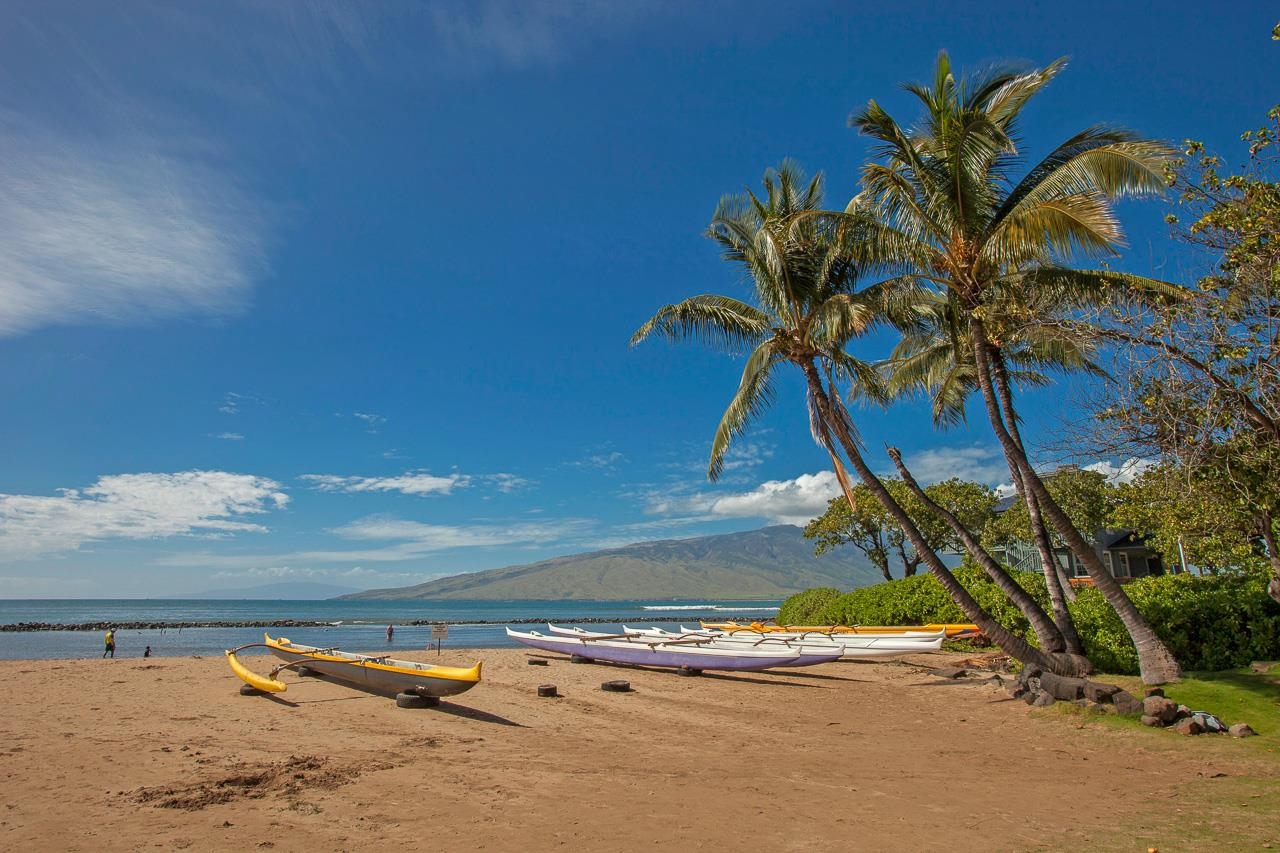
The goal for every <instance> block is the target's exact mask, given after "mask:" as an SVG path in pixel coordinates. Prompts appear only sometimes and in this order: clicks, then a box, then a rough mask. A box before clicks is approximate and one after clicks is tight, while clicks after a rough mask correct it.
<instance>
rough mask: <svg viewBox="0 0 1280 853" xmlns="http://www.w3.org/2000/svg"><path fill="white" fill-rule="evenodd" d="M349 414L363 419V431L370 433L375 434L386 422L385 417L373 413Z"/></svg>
mask: <svg viewBox="0 0 1280 853" xmlns="http://www.w3.org/2000/svg"><path fill="white" fill-rule="evenodd" d="M351 416H352V417H353V418H356V419H358V420H361V421H364V426H365V432H367V433H369V434H370V435H377V434H378V430H379V429H380V428H381V427H382V425H383V424H385V423H386V422H387V419H386V418H384V417H383V416H382V415H374V414H370V413H369V412H352V413H351Z"/></svg>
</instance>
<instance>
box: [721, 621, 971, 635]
mask: <svg viewBox="0 0 1280 853" xmlns="http://www.w3.org/2000/svg"><path fill="white" fill-rule="evenodd" d="M698 624H699V625H701V626H702V627H703V628H704V629H707V630H711V631H723V632H725V633H726V634H733V633H737V632H739V631H743V632H747V633H755V634H777V633H782V634H787V633H790V634H905V633H913V632H918V631H923V632H927V633H930V634H932V633H935V632H937V631H942V632H943V634H944V635H945V636H946V638H947V639H955V638H957V637H968V636H971V635H973V634H980V633H982V629H981V628H979V627H978V626H977V625H973V624H970V623H958V622H939V623H935V624H929V625H776V624H774V623H772V622H767V623H766V622H751V623H748V624H746V625H744V624H742V623H740V622H699V623H698Z"/></svg>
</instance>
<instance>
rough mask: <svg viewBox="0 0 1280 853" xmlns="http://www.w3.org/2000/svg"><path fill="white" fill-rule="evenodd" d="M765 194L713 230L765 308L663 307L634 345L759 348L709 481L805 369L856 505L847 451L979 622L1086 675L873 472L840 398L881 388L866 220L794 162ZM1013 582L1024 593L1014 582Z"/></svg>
mask: <svg viewBox="0 0 1280 853" xmlns="http://www.w3.org/2000/svg"><path fill="white" fill-rule="evenodd" d="M764 186H765V195H764V197H763V198H760V197H757V196H756V195H755V194H753V193H751V192H747V193H745V194H743V195H739V196H728V197H725V198H724V199H722V200H721V202H720V205H719V206H718V208H717V209H716V213H715V216H714V218H713V220H712V223H711V226H710V228H709V230H708V235H709V236H710V237H711V238H712V239H714V240H716V242H718V243H719V244H720V245H721V247H722V249H723V256H724V257H725V259H727V260H729V261H732V262H734V263H737V264H741V265H742V266H743V267H744V268H745V269H746V270H747V272H748V275H749V279H750V281H751V284H752V286H753V289H754V291H755V292H754V296H755V300H754V302H755V304H750V303H747V302H744V301H741V300H738V299H733V298H731V297H727V296H715V295H701V296H694V297H691V298H689V299H686V300H684V301H682V302H678V303H675V304H671V305H666V306H664V307H662V308H661V309H659V311H658V312H657V313H656V314H655V315H654V316H653V317H652V318H650V319H649V320H648V321H647V322H646V323H645V324H644V325H642V326H641V327H640V328H639V329H638V330H637V331H636V333H635V334H634V335H633V336H632V344H633V345H635V344H637V343H639V342H640V341H643V340H644V339H646V338H647V337H649V336H650V335H652V334H660V335H662V336H664V337H666V338H668V339H671V340H685V339H690V338H692V339H696V340H701V341H704V342H707V343H710V344H713V345H719V346H724V347H726V348H728V349H730V350H731V351H734V350H749V354H748V355H747V360H746V365H745V366H744V368H743V372H742V378H741V381H740V382H739V384H738V389H737V391H736V393H735V394H734V396H733V398H732V399H731V400H730V402H729V405H728V407H727V409H726V410H725V413H724V416H723V417H722V418H721V420H720V424H719V427H718V428H717V429H716V433H715V437H714V439H713V440H712V445H711V458H710V462H709V464H708V468H707V475H708V477H709V478H711V479H712V480H714V479H716V478H717V477H718V476H719V475H720V473H721V471H722V470H723V463H724V456H725V453H726V452H727V450H728V448H729V446H730V443H731V442H732V441H733V439H734V438H735V437H737V436H738V435H741V434H742V433H743V432H744V431H745V430H746V429H748V428H749V426H750V424H751V422H752V421H753V419H754V418H755V417H757V416H758V415H759V414H761V413H762V412H763V411H764V410H765V409H766V408H767V407H768V405H769V404H770V403H771V402H772V401H773V398H774V395H773V384H772V383H773V380H774V376H775V370H776V368H778V367H780V366H782V365H784V364H785V365H791V366H793V367H797V368H799V369H800V370H801V372H802V373H803V375H804V377H805V384H806V388H807V391H808V411H809V420H810V428H811V431H812V432H813V435H814V438H815V440H816V441H817V442H818V443H819V445H821V446H822V447H823V448H825V449H826V450H827V451H828V453H829V454H830V455H831V458H832V461H833V464H834V465H835V467H836V473H837V476H838V478H839V480H840V482H841V486H842V488H844V490H845V492H846V497H849V496H850V495H849V491H850V489H849V486H848V478H847V475H845V473H844V468H843V465H842V463H841V461H840V458H839V454H838V452H837V445H838V446H839V448H840V449H841V450H843V451H844V454H845V456H846V457H847V458H848V460H849V462H850V464H851V465H852V466H853V468H854V469H855V471H856V472H857V474H858V476H859V478H860V479H861V480H862V481H863V483H864V484H865V485H866V486H867V488H868V489H869V490H870V491H871V493H872V494H873V495H874V496H875V497H876V499H877V500H878V501H880V503H881V504H882V505H883V506H884V507H885V509H886V510H887V511H888V512H889V513H890V514H891V515H892V516H893V518H894V520H895V521H896V522H897V523H898V525H899V526H900V527H901V528H902V530H903V532H904V534H905V535H906V536H907V538H908V540H909V541H910V542H911V544H912V546H913V547H914V548H915V549H916V551H917V553H919V554H920V555H921V556H922V557H923V559H924V562H925V564H926V565H927V566H928V568H929V571H930V572H931V573H932V574H933V575H934V576H935V577H936V578H937V579H938V580H939V581H940V582H941V583H942V585H943V587H944V588H945V589H946V590H947V591H948V593H950V594H951V596H952V598H953V599H954V600H955V601H956V602H957V603H958V604H959V605H960V607H961V608H962V609H963V610H964V612H965V614H966V615H967V616H968V618H969V619H971V620H972V621H973V622H975V623H976V624H978V625H979V626H980V627H981V628H982V630H983V631H984V633H987V635H988V636H989V637H990V638H991V639H992V640H993V641H994V642H996V643H998V644H999V645H1000V646H1001V647H1002V648H1003V649H1005V650H1006V651H1008V652H1009V653H1010V654H1011V655H1013V656H1015V657H1017V658H1018V659H1019V660H1023V661H1027V662H1030V663H1035V664H1038V665H1040V666H1042V667H1044V668H1046V669H1051V670H1053V671H1056V672H1060V673H1064V674H1070V673H1074V672H1078V671H1079V665H1080V662H1079V661H1077V660H1073V659H1066V658H1064V657H1063V656H1061V655H1053V654H1050V653H1047V652H1044V651H1041V650H1040V649H1037V648H1035V647H1033V646H1031V645H1030V644H1029V643H1027V642H1026V641H1025V640H1023V639H1022V638H1021V637H1019V636H1017V635H1015V634H1012V633H1011V632H1009V631H1008V630H1006V629H1005V628H1004V627H1003V626H1001V625H1000V624H999V623H997V622H996V621H995V620H994V619H992V618H991V616H990V615H989V614H987V613H986V612H985V611H984V610H982V608H981V607H980V606H979V605H978V603H977V602H976V601H975V600H974V599H973V597H972V596H971V595H970V594H969V593H968V591H967V590H965V589H964V587H963V586H961V585H960V583H959V582H958V581H956V580H955V578H954V577H953V576H952V575H951V573H950V571H948V570H947V568H946V566H945V565H944V564H943V563H942V561H941V560H940V559H939V558H938V556H937V554H936V553H934V551H933V550H932V549H930V548H929V547H928V545H927V542H926V540H925V537H924V535H923V534H922V533H921V531H920V530H919V528H918V527H917V526H916V524H915V522H914V521H913V520H912V519H911V517H910V515H909V514H908V513H907V512H906V511H905V510H904V509H903V508H902V506H901V505H900V504H899V503H898V502H897V501H895V500H894V498H893V496H892V495H891V494H890V492H889V491H888V490H887V489H886V488H885V486H884V484H883V483H882V482H881V481H880V480H879V479H878V478H877V477H876V475H875V474H874V473H873V472H872V471H871V469H870V467H869V466H868V465H867V463H866V461H865V459H864V458H863V457H862V455H861V452H860V450H859V447H858V440H857V437H856V429H855V427H854V425H853V421H852V419H851V417H850V416H849V413H848V411H847V409H845V407H844V405H843V403H842V401H841V398H840V395H839V393H837V392H836V391H835V390H834V389H835V387H836V383H837V382H838V381H849V380H853V381H855V382H859V383H861V384H863V385H864V386H866V387H874V386H875V376H874V369H873V368H872V367H871V366H870V365H866V364H864V363H861V362H859V361H857V360H856V359H854V358H852V357H851V356H849V355H848V354H847V353H846V352H845V349H844V347H845V345H846V343H847V342H848V341H849V340H850V339H852V338H853V337H855V336H858V335H860V334H862V333H864V332H865V331H866V330H867V329H868V328H869V327H870V326H871V325H872V323H873V322H875V321H876V320H877V316H876V312H875V310H874V308H873V305H874V304H875V300H874V299H873V298H872V294H871V293H869V291H868V290H864V291H862V292H857V291H856V284H857V281H858V277H859V274H860V272H861V266H860V263H859V258H860V253H861V251H862V250H863V249H864V247H865V243H864V241H863V236H864V235H863V229H862V225H863V220H862V219H861V218H860V217H856V216H850V215H846V214H829V213H824V212H823V211H822V207H821V204H822V179H821V176H820V175H819V176H817V177H815V178H813V179H812V180H809V181H806V180H805V177H804V175H803V174H802V172H801V171H800V169H799V168H798V167H797V166H796V165H795V164H794V163H791V162H789V161H788V162H784V163H783V164H782V165H781V166H780V167H779V168H778V169H776V170H769V171H768V172H766V173H765V177H764ZM1010 584H1011V585H1012V586H1014V587H1016V586H1017V585H1016V584H1014V583H1012V581H1011V580H1010ZM1019 589H1020V588H1019Z"/></svg>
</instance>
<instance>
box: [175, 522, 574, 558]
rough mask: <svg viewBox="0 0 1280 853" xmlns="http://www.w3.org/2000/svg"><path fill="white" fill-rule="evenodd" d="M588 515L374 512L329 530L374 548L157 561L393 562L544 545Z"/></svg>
mask: <svg viewBox="0 0 1280 853" xmlns="http://www.w3.org/2000/svg"><path fill="white" fill-rule="evenodd" d="M594 527H595V523H594V522H592V521H589V520H587V519H577V518H569V519H559V520H548V521H539V522H533V523H530V522H524V523H516V524H469V525H467V524H464V525H446V524H424V523H422V522H418V521H409V520H406V519H401V518H395V517H389V516H371V517H368V518H363V519H360V520H358V521H353V522H351V523H350V524H345V525H342V526H341V527H336V528H333V529H331V530H329V531H328V532H329V533H332V534H334V535H337V536H340V537H342V538H343V539H347V540H352V541H356V542H373V543H387V544H383V545H377V546H375V547H369V548H358V549H348V550H343V549H329V550H314V551H293V552H289V553H287V554H259V555H245V554H234V555H233V554H215V553H211V552H207V551H205V552H198V553H188V554H174V555H170V556H166V557H161V558H160V559H158V560H157V561H156V563H157V564H158V565H164V566H203V567H214V568H223V569H251V568H261V567H264V566H268V567H269V566H278V565H288V566H293V565H307V564H313V563H319V564H326V563H345V564H358V563H389V562H401V561H405V560H417V559H421V558H422V557H425V556H428V555H431V554H436V553H440V552H442V551H450V550H453V549H457V548H485V547H503V546H506V547H510V546H522V545H545V544H549V543H554V542H559V541H562V540H564V539H566V538H572V537H575V536H581V535H583V534H584V533H587V532H589V531H591V530H593V529H594Z"/></svg>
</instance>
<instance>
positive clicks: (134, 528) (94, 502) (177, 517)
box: [0, 471, 289, 559]
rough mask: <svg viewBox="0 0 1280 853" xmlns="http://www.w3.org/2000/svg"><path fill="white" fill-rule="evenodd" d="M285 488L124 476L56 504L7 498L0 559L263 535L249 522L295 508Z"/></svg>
mask: <svg viewBox="0 0 1280 853" xmlns="http://www.w3.org/2000/svg"><path fill="white" fill-rule="evenodd" d="M280 488H281V487H280V484H279V483H276V482H275V481H274V480H269V479H266V478H264V477H255V476H252V475H248V474H231V473H227V472H224V471H183V472H180V473H176V474H117V475H113V476H108V477H102V478H100V479H99V480H98V481H97V482H96V483H94V484H93V485H92V486H89V487H88V488H86V489H81V490H76V489H65V490H62V491H61V494H59V495H57V496H55V497H50V496H40V495H0V559H17V558H21V557H31V556H36V555H41V554H56V553H60V552H67V551H74V550H76V549H78V548H79V547H80V546H81V545H83V544H85V543H87V542H101V541H109V540H113V539H133V540H137V539H159V538H163V537H168V536H191V535H227V534H231V533H240V532H263V531H265V530H266V528H265V527H263V526H262V525H260V524H257V523H254V522H251V521H246V520H244V517H245V516H251V515H260V514H262V513H266V512H268V511H270V510H271V509H272V508H282V507H284V506H286V505H287V504H288V502H289V497H288V495H285V494H284V493H283V492H281V491H280Z"/></svg>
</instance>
